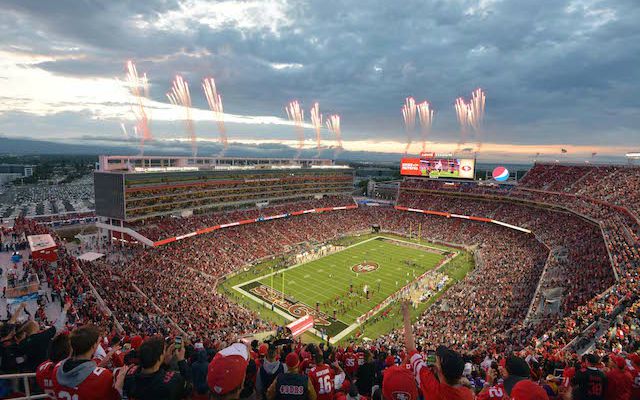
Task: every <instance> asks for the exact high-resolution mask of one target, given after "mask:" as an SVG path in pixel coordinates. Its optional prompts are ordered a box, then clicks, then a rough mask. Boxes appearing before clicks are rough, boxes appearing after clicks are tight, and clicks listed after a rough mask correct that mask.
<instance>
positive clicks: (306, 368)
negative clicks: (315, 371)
mask: <svg viewBox="0 0 640 400" xmlns="http://www.w3.org/2000/svg"><path fill="white" fill-rule="evenodd" d="M313 367H315V364H314V363H313V361H311V359H309V358H305V359H304V360H302V362H301V363H300V372H301V373H303V374H305V375H309V372H311V369H312V368H313Z"/></svg>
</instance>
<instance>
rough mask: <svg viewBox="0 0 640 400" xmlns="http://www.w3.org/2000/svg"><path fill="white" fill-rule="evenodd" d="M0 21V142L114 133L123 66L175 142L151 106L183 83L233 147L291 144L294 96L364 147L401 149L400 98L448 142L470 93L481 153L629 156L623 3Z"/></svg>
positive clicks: (631, 98) (492, 0)
mask: <svg viewBox="0 0 640 400" xmlns="http://www.w3.org/2000/svg"><path fill="white" fill-rule="evenodd" d="M3 9H4V10H3V11H5V12H4V13H3V15H2V16H0V52H2V53H1V54H0V55H1V56H2V57H0V59H1V60H2V61H0V63H3V64H2V70H0V96H1V97H0V108H1V110H2V111H0V112H2V118H0V131H4V132H7V133H10V134H16V135H19V134H23V133H24V132H25V131H28V130H29V129H28V127H29V123H30V121H37V124H38V132H45V131H46V125H47V123H46V119H47V118H49V120H50V121H51V126H50V128H49V129H50V130H51V131H55V132H60V131H61V127H60V125H57V124H56V125H54V122H55V123H58V122H59V118H57V117H56V115H59V114H58V113H63V114H62V115H64V116H65V119H67V120H71V119H72V118H73V115H76V116H77V119H78V120H77V121H74V122H73V124H71V125H73V126H83V125H84V126H85V131H86V132H91V131H102V132H107V131H112V132H114V134H120V133H119V121H120V120H122V119H125V120H126V119H130V118H131V117H130V112H129V110H128V108H129V106H128V102H129V101H130V100H129V99H127V94H126V91H123V90H122V88H121V87H120V86H118V84H117V82H115V80H114V77H116V76H122V73H123V72H122V65H123V64H124V61H125V60H127V59H130V58H133V59H135V60H136V61H137V62H138V66H139V69H140V70H143V71H146V72H147V73H148V76H149V77H150V79H151V99H150V102H149V104H150V107H151V108H153V118H154V132H157V134H158V135H159V136H166V137H176V136H179V135H181V130H182V127H181V121H180V120H181V118H182V117H181V110H180V109H177V108H175V107H171V106H169V105H167V104H166V101H165V97H164V94H165V92H166V91H167V90H168V88H169V86H170V82H171V80H172V79H173V76H174V75H175V74H176V73H180V74H181V75H183V76H184V77H185V78H186V79H187V80H188V81H189V82H190V83H191V87H192V97H193V101H194V106H195V107H196V108H198V109H199V110H198V111H197V112H195V113H194V115H195V116H196V119H197V122H198V124H197V126H196V129H197V131H198V132H199V134H200V133H201V137H203V138H211V139H214V138H215V137H216V133H215V132H216V131H215V125H214V124H213V121H212V118H213V117H212V114H211V113H209V112H207V107H206V103H205V101H204V97H203V96H202V94H201V93H200V92H199V88H198V87H199V82H200V80H201V79H202V78H203V77H205V76H214V77H215V78H216V83H217V84H218V88H219V89H220V91H221V93H222V96H223V99H224V104H225V111H226V112H228V113H229V115H228V116H227V119H228V121H229V136H230V138H231V139H232V140H233V139H234V137H235V138H242V139H243V140H245V139H247V140H248V139H253V140H271V141H276V140H290V139H291V138H293V137H294V132H293V129H292V128H291V126H290V125H289V122H288V121H286V120H285V115H284V112H283V106H284V104H286V103H287V102H288V101H290V100H291V99H298V100H299V101H300V102H301V103H302V104H303V106H304V107H305V108H307V109H308V108H309V107H310V106H311V104H312V103H313V102H315V101H318V102H320V108H321V111H322V112H323V113H325V115H326V114H329V113H339V114H341V115H342V121H343V123H342V125H343V134H344V136H345V139H347V140H348V141H351V142H352V143H353V144H356V143H360V144H361V145H362V146H363V149H364V148H365V147H366V143H396V144H397V145H398V146H400V147H401V146H402V143H401V142H402V141H403V140H404V138H405V134H404V133H403V132H402V125H401V117H400V112H399V109H400V106H401V105H402V102H403V99H404V97H406V96H409V95H412V96H414V97H415V98H416V99H417V100H422V99H428V100H429V101H430V102H431V104H432V105H433V106H434V108H435V110H436V115H435V121H434V126H433V132H432V134H431V136H430V140H433V141H435V142H439V143H456V142H457V141H458V140H459V138H460V132H459V128H458V127H457V125H456V120H455V115H454V112H453V107H452V104H453V101H454V99H455V98H456V97H458V96H468V95H469V93H470V92H471V90H473V89H475V88H476V87H483V88H484V89H485V90H486V92H487V114H486V119H485V127H484V133H483V137H484V140H485V141H486V142H487V143H495V144H502V145H513V144H516V145H518V144H519V145H522V146H524V147H522V148H523V149H526V148H527V147H526V146H529V145H531V146H536V145H538V146H545V145H553V146H555V145H556V144H557V143H562V144H573V145H576V146H587V147H588V146H594V147H595V146H617V147H616V148H615V150H616V151H617V150H618V147H624V146H628V147H633V146H638V145H640V143H639V140H638V137H640V135H638V132H637V126H638V121H639V119H640V118H639V117H640V112H639V111H638V110H640V98H639V97H638V96H637V93H638V89H640V88H639V86H640V83H639V82H640V79H638V78H640V70H638V68H637V65H638V64H639V63H640V45H639V44H638V43H640V27H639V26H638V24H637V21H638V20H640V9H638V7H637V6H636V4H635V2H634V1H633V0H618V1H614V0H600V1H599V0H567V1H558V0H540V1H537V2H509V1H499V0H455V1H447V2H443V1H418V0H409V1H406V2H403V3H402V4H398V3H396V2H389V1H386V0H372V1H370V2H366V3H353V2H344V1H338V0H325V1H323V2H311V1H285V0H277V1H266V0H250V1H232V0H228V1H221V2H206V1H203V0H173V1H160V0H158V1H153V0H150V1H144V2H134V3H132V2H128V1H117V0H113V1H109V2H80V3H78V2H76V1H71V0H60V1H56V2H39V1H35V0H31V1H28V0H8V1H6V2H5V4H3ZM7 82H8V83H7ZM34 116H35V117H37V118H35V119H34ZM18 120H21V121H22V123H17V122H16V121H18ZM174 120H176V121H175V122H174ZM3 121H12V123H11V124H10V125H9V124H4V123H3ZM75 132H78V130H77V129H74V131H73V132H68V134H69V135H72V134H75ZM116 132H117V133H116ZM312 136H313V134H312V132H311V130H308V137H309V138H311V137H312ZM417 136H418V134H417V133H416V134H415V135H414V137H417ZM326 137H327V138H329V136H328V135H326ZM394 146H395V145H394ZM368 148H370V147H368ZM612 149H613V147H612Z"/></svg>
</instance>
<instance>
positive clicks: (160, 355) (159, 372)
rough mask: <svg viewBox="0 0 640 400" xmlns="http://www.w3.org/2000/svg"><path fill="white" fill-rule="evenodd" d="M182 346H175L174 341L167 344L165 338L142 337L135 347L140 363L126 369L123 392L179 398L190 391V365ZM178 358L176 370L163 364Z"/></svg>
mask: <svg viewBox="0 0 640 400" xmlns="http://www.w3.org/2000/svg"><path fill="white" fill-rule="evenodd" d="M184 353H185V349H184V346H182V344H181V346H180V348H179V349H176V344H175V343H172V344H170V345H168V346H167V344H166V343H165V340H164V339H163V338H162V337H160V336H155V337H152V338H150V339H147V340H145V341H144V342H143V343H142V345H141V346H140V348H139V349H138V356H139V359H140V365H139V366H138V365H136V366H133V367H131V369H129V370H128V371H126V374H127V376H126V378H125V382H124V394H125V395H126V396H128V397H129V398H135V399H137V400H147V399H148V400H152V399H154V400H161V399H163V400H178V399H182V398H183V397H185V396H186V395H187V394H189V393H190V391H191V384H190V382H188V381H187V378H188V377H189V376H190V373H189V366H188V365H187V362H186V361H185V358H184ZM173 358H175V359H176V360H177V364H178V369H179V371H172V370H169V369H168V368H167V367H166V366H167V365H169V364H170V362H171V360H172V359H173Z"/></svg>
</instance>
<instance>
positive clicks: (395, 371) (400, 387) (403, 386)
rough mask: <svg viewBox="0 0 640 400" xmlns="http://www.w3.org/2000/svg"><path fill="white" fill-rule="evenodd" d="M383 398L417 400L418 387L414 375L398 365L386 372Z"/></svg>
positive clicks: (383, 382)
mask: <svg viewBox="0 0 640 400" xmlns="http://www.w3.org/2000/svg"><path fill="white" fill-rule="evenodd" d="M382 396H383V397H384V399H385V400H417V399H418V387H417V386H416V380H415V378H414V377H413V374H412V373H411V372H409V370H407V369H406V368H402V367H399V366H397V365H394V366H392V367H389V368H387V369H386V370H384V377H383V379H382Z"/></svg>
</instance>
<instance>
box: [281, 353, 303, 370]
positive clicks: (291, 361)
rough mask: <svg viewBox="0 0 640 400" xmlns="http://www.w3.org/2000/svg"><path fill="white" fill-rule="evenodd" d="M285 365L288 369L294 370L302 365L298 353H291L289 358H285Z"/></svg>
mask: <svg viewBox="0 0 640 400" xmlns="http://www.w3.org/2000/svg"><path fill="white" fill-rule="evenodd" d="M284 363H285V364H287V368H289V369H293V368H295V367H297V366H298V364H299V363H300V358H298V355H297V354H296V353H289V354H287V358H285V362H284Z"/></svg>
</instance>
